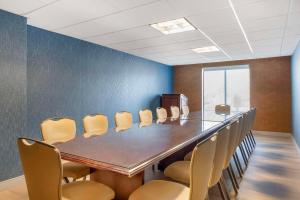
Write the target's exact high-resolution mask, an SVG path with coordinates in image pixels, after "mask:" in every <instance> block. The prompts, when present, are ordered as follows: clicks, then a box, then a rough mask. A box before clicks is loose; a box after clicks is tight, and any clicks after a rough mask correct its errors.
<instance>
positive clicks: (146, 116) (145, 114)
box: [139, 109, 153, 127]
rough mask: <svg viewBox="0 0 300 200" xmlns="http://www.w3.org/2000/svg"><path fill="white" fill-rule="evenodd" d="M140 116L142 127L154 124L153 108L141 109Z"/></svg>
mask: <svg viewBox="0 0 300 200" xmlns="http://www.w3.org/2000/svg"><path fill="white" fill-rule="evenodd" d="M139 117H140V127H144V126H149V125H151V124H152V121H153V117H152V111H151V110H148V109H146V110H140V111H139Z"/></svg>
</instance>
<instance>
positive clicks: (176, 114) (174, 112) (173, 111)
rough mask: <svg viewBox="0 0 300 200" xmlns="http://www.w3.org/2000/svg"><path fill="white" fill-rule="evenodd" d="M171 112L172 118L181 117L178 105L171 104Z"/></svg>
mask: <svg viewBox="0 0 300 200" xmlns="http://www.w3.org/2000/svg"><path fill="white" fill-rule="evenodd" d="M171 114H172V118H176V119H177V118H179V117H180V110H179V107H178V106H171Z"/></svg>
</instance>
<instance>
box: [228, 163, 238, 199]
mask: <svg viewBox="0 0 300 200" xmlns="http://www.w3.org/2000/svg"><path fill="white" fill-rule="evenodd" d="M226 171H227V173H228V175H229V178H230V181H231V184H232V187H233V189H234V192H235V194H238V189H237V186H236V183H235V182H234V180H233V176H232V174H231V171H230V170H229V167H228V168H227V169H226Z"/></svg>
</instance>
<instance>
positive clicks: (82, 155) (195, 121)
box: [56, 111, 242, 200]
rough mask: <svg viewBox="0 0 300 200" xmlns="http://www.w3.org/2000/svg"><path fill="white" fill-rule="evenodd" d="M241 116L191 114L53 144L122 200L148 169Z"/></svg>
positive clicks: (140, 181) (210, 113) (135, 186)
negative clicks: (86, 168) (157, 122)
mask: <svg viewBox="0 0 300 200" xmlns="http://www.w3.org/2000/svg"><path fill="white" fill-rule="evenodd" d="M241 114H242V113H241V112H235V113H231V114H228V115H217V114H214V112H213V111H207V112H201V111H199V112H192V113H190V114H189V115H188V116H181V117H180V119H177V120H175V119H169V118H168V119H166V121H164V122H162V123H159V124H156V123H154V124H153V125H151V126H148V127H143V128H139V126H138V124H133V126H132V128H130V129H128V130H126V131H123V132H116V131H115V130H114V129H109V131H108V132H107V133H106V134H104V135H101V136H92V137H90V138H85V137H83V136H77V137H76V138H75V139H73V140H71V141H68V142H66V143H62V144H56V147H57V148H58V149H59V150H60V152H61V156H62V158H63V159H65V160H69V161H73V162H77V163H81V164H84V165H86V166H89V167H91V168H92V169H93V170H92V172H93V173H92V175H91V179H92V180H94V181H98V182H102V183H104V184H107V185H108V186H110V187H112V188H113V189H114V190H115V192H116V199H118V200H123V199H124V200H125V199H128V196H129V194H130V193H131V192H133V191H134V190H135V189H136V188H138V187H140V186H141V185H142V184H143V178H144V170H145V169H146V168H147V167H149V166H151V165H153V164H155V163H157V162H159V161H161V160H163V159H166V158H167V157H169V156H171V155H173V154H175V153H176V152H178V151H180V150H182V149H183V148H185V147H187V146H188V145H191V144H192V143H195V142H198V141H201V140H202V139H205V138H207V137H209V136H210V135H212V134H213V133H215V132H216V131H217V130H219V129H220V128H222V127H224V126H225V125H226V124H228V123H229V122H230V120H232V119H234V118H236V117H237V116H239V115H241Z"/></svg>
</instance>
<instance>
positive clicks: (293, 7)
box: [291, 0, 300, 12]
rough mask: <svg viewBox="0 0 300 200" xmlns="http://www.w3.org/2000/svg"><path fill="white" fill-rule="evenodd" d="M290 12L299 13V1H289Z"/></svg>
mask: <svg viewBox="0 0 300 200" xmlns="http://www.w3.org/2000/svg"><path fill="white" fill-rule="evenodd" d="M291 3H292V5H291V12H300V1H299V0H291Z"/></svg>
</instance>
